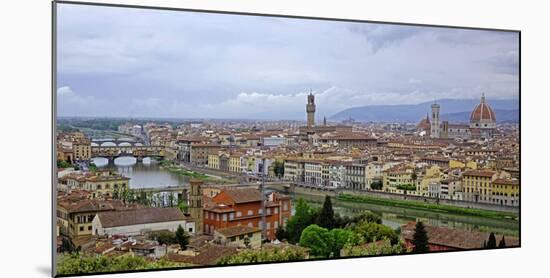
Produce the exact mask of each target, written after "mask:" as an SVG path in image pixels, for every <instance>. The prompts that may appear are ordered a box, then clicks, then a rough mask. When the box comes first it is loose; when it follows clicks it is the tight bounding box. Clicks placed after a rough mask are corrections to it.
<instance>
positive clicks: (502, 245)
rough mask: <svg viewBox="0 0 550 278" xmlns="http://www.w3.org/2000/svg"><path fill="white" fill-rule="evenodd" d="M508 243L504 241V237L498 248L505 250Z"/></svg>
mask: <svg viewBox="0 0 550 278" xmlns="http://www.w3.org/2000/svg"><path fill="white" fill-rule="evenodd" d="M505 247H506V242H505V241H504V236H502V239H501V240H500V241H499V242H498V248H505Z"/></svg>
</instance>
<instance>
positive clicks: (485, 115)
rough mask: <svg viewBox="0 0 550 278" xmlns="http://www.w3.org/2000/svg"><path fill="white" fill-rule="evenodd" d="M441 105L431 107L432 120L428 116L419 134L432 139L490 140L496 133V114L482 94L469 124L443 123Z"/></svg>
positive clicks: (423, 121)
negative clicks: (440, 114)
mask: <svg viewBox="0 0 550 278" xmlns="http://www.w3.org/2000/svg"><path fill="white" fill-rule="evenodd" d="M440 108H441V107H440V105H439V104H437V103H434V104H432V106H431V112H432V113H431V119H430V117H429V116H428V115H426V118H424V119H422V120H421V121H420V123H419V124H418V126H417V129H418V131H419V132H422V133H423V134H425V135H427V136H430V138H461V139H466V140H467V139H490V138H493V136H494V135H495V132H496V114H495V112H494V110H493V109H492V108H491V106H490V105H489V104H488V103H487V102H486V100H485V94H482V96H481V101H480V102H479V104H477V105H476V106H475V107H474V109H473V110H472V112H471V114H470V123H469V124H454V123H449V122H448V121H442V120H441V118H440V116H439V113H440Z"/></svg>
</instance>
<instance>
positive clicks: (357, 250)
mask: <svg viewBox="0 0 550 278" xmlns="http://www.w3.org/2000/svg"><path fill="white" fill-rule="evenodd" d="M405 251H406V250H405V248H403V244H402V243H398V244H394V245H392V244H391V242H390V240H389V239H385V240H383V242H382V243H378V242H376V243H370V244H366V245H355V246H354V245H350V244H348V245H346V246H344V248H343V249H342V257H357V256H375V255H391V254H401V253H404V252H405Z"/></svg>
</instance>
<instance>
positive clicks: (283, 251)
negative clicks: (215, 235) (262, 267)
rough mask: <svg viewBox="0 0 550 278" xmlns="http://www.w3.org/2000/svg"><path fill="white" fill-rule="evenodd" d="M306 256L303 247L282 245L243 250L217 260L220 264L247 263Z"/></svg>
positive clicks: (296, 258) (278, 260)
mask: <svg viewBox="0 0 550 278" xmlns="http://www.w3.org/2000/svg"><path fill="white" fill-rule="evenodd" d="M306 258H307V252H306V251H305V250H304V249H303V248H295V247H282V248H270V249H259V250H244V251H241V252H239V253H238V254H235V255H232V256H227V257H223V258H222V259H220V261H218V264H220V265H227V264H247V263H262V262H284V261H296V260H303V259H306Z"/></svg>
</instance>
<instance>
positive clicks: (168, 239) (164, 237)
mask: <svg viewBox="0 0 550 278" xmlns="http://www.w3.org/2000/svg"><path fill="white" fill-rule="evenodd" d="M182 230H183V229H182ZM147 238H149V239H152V240H156V241H158V243H159V244H166V245H170V244H176V243H179V242H178V240H177V239H176V234H175V233H174V232H170V231H166V230H165V231H157V232H151V233H149V234H148V235H147Z"/></svg>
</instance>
